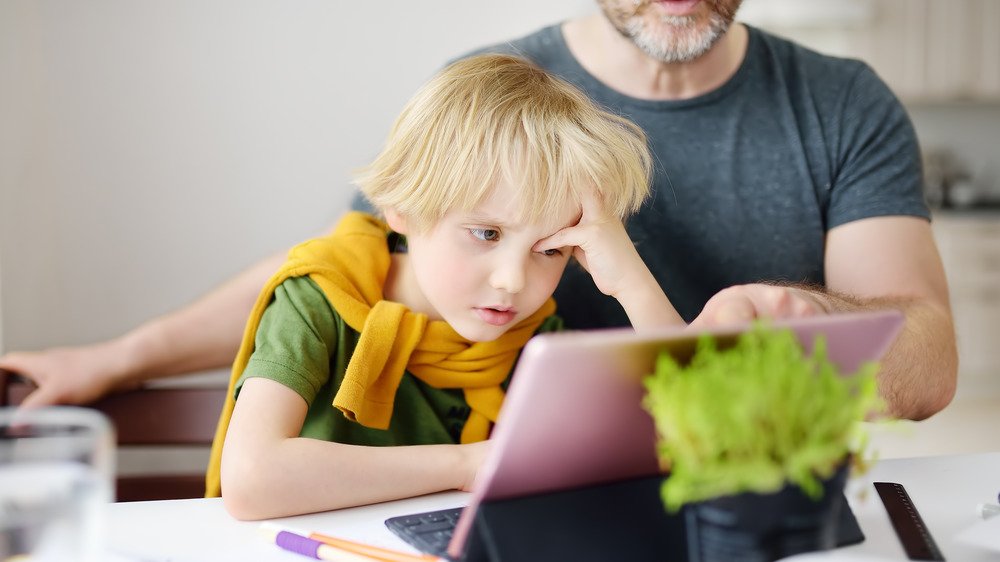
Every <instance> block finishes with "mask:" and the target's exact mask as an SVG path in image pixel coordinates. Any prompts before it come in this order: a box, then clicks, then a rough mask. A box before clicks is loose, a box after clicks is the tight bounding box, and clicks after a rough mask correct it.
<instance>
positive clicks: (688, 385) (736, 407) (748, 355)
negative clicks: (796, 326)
mask: <svg viewBox="0 0 1000 562" xmlns="http://www.w3.org/2000/svg"><path fill="white" fill-rule="evenodd" d="M877 370H878V366H877V364H875V363H871V362H870V363H866V364H864V365H862V366H861V367H860V368H859V370H858V371H857V372H856V373H853V374H849V375H846V376H845V374H843V373H839V372H838V370H837V367H836V366H835V365H834V364H832V363H831V362H830V361H829V359H828V358H827V353H826V343H825V340H824V339H823V338H822V337H819V338H817V340H816V342H815V344H814V346H813V353H812V354H811V355H806V354H805V353H804V352H803V349H802V347H801V346H800V345H799V342H798V340H797V339H796V337H795V335H794V333H792V331H791V330H775V329H770V328H768V327H767V326H766V325H764V324H760V323H758V324H756V325H755V326H754V327H753V328H752V329H751V330H748V331H747V332H745V333H743V334H741V335H740V336H739V337H738V338H737V340H736V343H735V344H734V345H732V346H731V347H727V348H725V349H720V348H719V346H718V345H717V343H716V341H715V340H714V338H712V337H711V336H708V335H703V336H701V337H700V339H699V341H698V345H697V349H696V351H695V354H694V356H693V357H692V359H691V361H690V362H689V363H687V364H684V365H682V364H679V363H678V362H677V361H675V360H674V358H673V357H671V356H670V355H669V354H668V353H666V352H664V353H662V354H661V355H660V356H659V358H658V361H657V363H656V368H655V372H654V373H652V374H651V375H649V376H648V377H646V379H645V380H644V383H645V387H646V397H645V400H644V406H645V407H646V409H647V410H648V411H649V412H650V414H652V416H653V419H654V421H655V424H656V429H657V433H658V435H659V438H658V442H657V453H658V455H659V458H660V459H661V462H662V463H663V464H664V465H665V466H667V467H668V468H669V470H670V475H669V477H668V478H666V479H665V480H664V483H663V487H662V497H663V502H664V504H665V505H666V507H667V508H668V509H669V510H670V511H676V510H678V509H680V507H681V506H682V505H684V504H685V503H688V502H696V501H701V500H706V499H710V498H715V497H719V496H726V495H732V494H738V493H742V492H757V493H771V492H776V491H778V490H779V489H781V488H782V487H783V486H785V485H786V484H788V483H792V484H795V485H797V486H799V487H800V488H801V489H802V490H803V491H804V492H805V493H806V494H807V495H809V496H810V497H812V498H814V499H818V498H819V496H821V495H822V490H823V488H822V480H823V479H825V478H828V477H830V476H831V475H832V474H833V473H834V472H835V471H836V470H837V468H838V467H840V466H841V465H842V464H843V463H845V462H846V461H847V460H848V459H849V458H851V457H852V453H860V452H861V449H863V448H864V439H863V438H862V437H861V436H860V434H859V432H860V431H861V429H860V424H859V423H858V422H860V421H862V420H864V419H865V417H866V416H867V415H868V414H869V413H870V412H872V411H874V410H875V409H877V408H879V407H881V403H880V401H879V399H878V398H877V392H876V382H875V373H876V371H877ZM853 458H855V459H857V458H859V456H858V455H854V457H853Z"/></svg>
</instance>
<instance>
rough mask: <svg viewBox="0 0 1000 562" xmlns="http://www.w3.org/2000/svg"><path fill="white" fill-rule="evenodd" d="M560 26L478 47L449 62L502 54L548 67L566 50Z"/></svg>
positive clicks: (554, 25)
mask: <svg viewBox="0 0 1000 562" xmlns="http://www.w3.org/2000/svg"><path fill="white" fill-rule="evenodd" d="M561 26H562V23H556V24H552V25H549V26H546V27H543V28H541V29H539V30H536V31H533V32H531V33H529V34H528V35H524V36H522V37H518V38H517V39H512V40H510V41H503V42H500V43H494V44H492V45H487V46H485V47H480V48H478V49H475V50H472V51H469V52H467V53H464V54H462V55H460V56H458V57H455V59H453V60H451V61H449V62H454V61H456V60H461V59H464V58H467V57H471V56H475V55H483V54H503V55H515V56H519V57H524V58H526V59H528V60H530V61H532V62H534V63H535V64H537V65H539V66H541V67H543V68H548V67H550V66H551V65H552V64H553V62H556V61H557V60H558V59H560V58H561V57H562V55H563V52H564V51H565V50H566V48H565V42H564V40H563V37H562V31H561Z"/></svg>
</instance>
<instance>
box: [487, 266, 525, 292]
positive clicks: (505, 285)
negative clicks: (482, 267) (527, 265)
mask: <svg viewBox="0 0 1000 562" xmlns="http://www.w3.org/2000/svg"><path fill="white" fill-rule="evenodd" d="M524 278H525V272H524V264H523V263H511V262H508V263H502V264H500V265H498V266H497V267H495V268H494V269H493V273H492V274H491V275H490V286H492V287H493V288H494V289H497V290H500V291H505V292H507V293H520V292H521V289H523V288H524Z"/></svg>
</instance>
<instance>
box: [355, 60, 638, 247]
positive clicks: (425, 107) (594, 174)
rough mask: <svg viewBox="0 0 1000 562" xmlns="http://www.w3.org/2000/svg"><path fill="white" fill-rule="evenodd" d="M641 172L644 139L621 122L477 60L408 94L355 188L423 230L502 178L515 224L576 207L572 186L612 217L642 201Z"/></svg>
mask: <svg viewBox="0 0 1000 562" xmlns="http://www.w3.org/2000/svg"><path fill="white" fill-rule="evenodd" d="M650 168H651V158H650V155H649V150H648V148H647V146H646V136H645V134H644V133H643V131H642V129H640V128H639V127H638V126H636V125H635V124H634V123H632V122H631V121H629V120H627V119H625V118H623V117H621V116H618V115H614V114H612V113H609V112H607V111H604V110H602V109H600V108H598V107H597V106H596V105H595V104H594V103H593V102H592V101H590V99H589V98H587V96H586V95H584V94H583V93H582V92H580V91H579V90H578V89H576V88H575V87H573V86H572V85H570V84H569V83H567V82H565V81H563V80H561V79H559V78H556V77H554V76H551V75H549V74H548V73H546V72H545V71H543V70H542V69H540V68H538V67H537V66H535V65H533V64H531V63H529V62H528V61H526V60H524V59H521V58H518V57H514V56H508V55H479V56H474V57H470V58H466V59H463V60H460V61H457V62H455V63H453V64H451V65H449V66H448V67H447V68H445V69H444V70H442V71H441V72H440V73H439V74H438V75H437V76H435V77H434V78H433V79H432V80H431V81H430V82H428V83H427V84H426V85H425V86H424V87H423V88H421V89H420V90H419V91H418V92H417V94H416V95H415V96H414V97H413V98H412V99H411V100H410V101H409V103H408V104H407V105H406V107H405V108H404V109H403V112H402V113H401V114H400V116H399V118H397V119H396V123H395V124H394V125H393V128H392V131H391V132H390V133H389V137H388V139H387V140H386V143H385V147H384V148H383V150H382V152H381V153H380V154H379V155H378V156H377V157H376V158H375V160H374V161H373V162H372V163H371V164H369V165H368V166H367V167H365V168H363V169H362V170H360V171H359V172H358V174H357V175H356V176H355V183H356V184H357V185H358V186H359V187H360V188H361V191H362V192H363V193H364V194H365V196H366V197H367V198H368V200H369V201H370V202H371V203H372V204H373V205H374V206H375V207H377V208H379V209H393V210H394V211H396V212H397V213H400V214H401V215H404V216H406V217H407V218H408V219H409V220H410V221H412V222H413V223H415V224H414V225H415V226H417V227H418V228H427V227H430V226H432V225H434V224H436V223H437V222H438V221H439V220H440V219H441V218H442V217H443V216H444V215H445V214H447V213H448V212H450V211H452V210H465V211H467V210H471V209H472V208H474V207H475V206H476V205H478V204H479V203H480V202H481V201H483V200H484V199H485V198H486V197H487V196H489V194H490V192H491V190H492V189H493V188H494V186H496V185H497V184H498V182H500V181H501V180H503V181H505V182H506V183H507V185H509V186H510V187H511V188H513V189H514V190H516V193H512V194H511V201H512V204H516V205H517V207H518V215H519V217H520V219H521V220H524V221H526V222H531V223H537V222H539V221H540V220H543V219H545V218H546V217H551V216H556V215H557V214H558V211H560V210H561V209H564V208H565V205H566V204H567V202H577V203H578V202H579V201H580V200H581V190H583V189H594V190H595V191H596V193H597V195H598V197H599V199H600V200H601V201H602V203H603V204H604V207H605V210H606V211H607V212H609V213H612V214H614V215H615V216H617V217H619V218H624V217H626V216H627V215H629V214H631V213H634V212H635V211H637V210H638V209H639V207H640V206H641V205H642V202H643V200H644V199H645V198H646V196H647V195H648V194H649V176H650Z"/></svg>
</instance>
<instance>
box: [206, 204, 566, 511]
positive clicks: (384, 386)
mask: <svg viewBox="0 0 1000 562" xmlns="http://www.w3.org/2000/svg"><path fill="white" fill-rule="evenodd" d="M388 232H389V230H388V227H387V226H386V225H385V224H384V223H382V222H380V221H378V220H377V219H375V218H374V217H372V216H371V215H368V214H365V213H359V212H351V213H348V214H347V215H346V216H345V217H344V218H343V220H342V221H341V222H340V224H338V225H337V227H336V229H335V230H334V232H333V233H332V234H330V235H328V236H325V237H323V238H317V239H314V240H311V241H308V242H305V243H304V244H300V245H298V246H296V247H295V248H292V250H291V251H290V252H289V258H288V261H287V262H285V264H284V265H283V266H282V267H281V269H279V270H278V272H277V273H276V274H275V275H274V276H273V277H271V279H270V280H269V281H268V282H267V284H266V285H265V287H264V289H263V291H261V293H260V296H259V297H258V298H257V302H256V304H255V305H254V308H253V310H252V311H251V313H250V319H249V321H248V322H247V325H246V329H245V331H244V333H243V342H242V344H241V345H240V350H239V353H238V354H237V356H236V360H235V361H234V363H233V370H232V375H231V376H230V380H229V391H228V393H227V395H226V403H225V405H224V406H223V408H222V414H221V415H220V417H219V425H218V427H217V428H216V431H215V440H214V442H213V443H212V453H211V457H210V458H209V464H208V472H207V474H206V477H205V480H206V492H205V495H206V497H212V496H218V495H220V493H221V483H220V480H219V477H220V474H219V469H220V465H221V461H222V446H223V442H224V440H225V437H226V430H227V429H228V427H229V420H230V418H231V417H232V413H233V407H234V406H235V400H234V399H233V391H234V390H235V385H236V381H237V380H239V378H240V376H241V375H242V374H243V371H244V369H246V366H247V363H248V361H249V360H250V356H251V354H252V353H253V350H254V339H255V337H256V333H257V328H258V327H259V325H260V319H261V316H262V315H263V314H264V309H265V308H267V306H268V304H270V302H271V298H272V295H273V293H274V290H275V289H276V288H277V287H278V285H280V284H281V283H282V282H283V281H285V280H286V279H288V278H290V277H300V276H304V275H308V276H309V277H310V278H311V279H312V280H313V281H315V282H316V284H317V285H319V287H320V288H321V289H322V290H323V293H324V294H325V295H326V299H327V301H329V303H330V306H331V307H332V308H333V309H334V310H336V311H337V312H338V313H339V314H340V315H341V317H342V318H343V319H344V322H346V323H347V325H348V326H350V327H351V328H353V329H355V330H357V331H358V332H359V333H360V337H359V339H358V344H357V347H356V348H355V350H354V353H353V354H352V356H351V359H350V361H349V363H348V365H347V371H346V373H345V374H344V380H343V383H342V384H341V387H340V389H339V390H338V391H337V394H336V396H334V399H333V406H334V407H336V408H338V409H340V410H341V411H342V412H343V413H344V415H345V416H346V417H347V418H348V419H350V420H352V421H357V422H358V423H360V424H362V425H364V426H367V427H373V428H377V429H387V428H388V427H389V420H390V418H391V417H392V405H393V401H394V399H395V396H396V389H397V388H398V387H399V383H400V381H401V380H402V377H403V371H404V370H407V369H408V370H409V371H410V372H411V373H413V375H414V376H416V377H417V378H419V379H420V380H422V381H424V382H426V383H427V384H429V385H431V386H433V387H435V388H461V389H463V390H464V393H465V400H466V402H468V404H469V407H470V409H471V410H472V412H471V413H470V414H469V419H468V421H466V423H465V426H464V427H463V428H462V435H461V442H462V443H472V442H475V441H482V440H484V439H486V438H487V437H488V436H489V429H490V422H496V419H497V414H498V413H499V411H500V405H501V404H502V403H503V398H504V393H503V390H502V389H501V388H500V384H501V383H502V382H503V381H504V380H505V379H506V378H507V375H508V374H509V373H510V371H511V368H512V367H513V365H514V361H515V360H516V359H517V354H518V352H520V350H521V348H522V347H524V345H525V344H526V343H527V342H528V340H529V339H530V338H531V336H532V335H534V333H535V330H537V329H538V326H539V325H541V323H542V321H543V320H545V318H547V317H548V316H551V315H552V314H553V313H554V312H555V302H554V301H553V300H552V299H549V300H548V301H547V302H546V303H545V304H544V305H543V306H542V307H541V308H540V309H539V310H538V311H536V312H535V313H534V314H532V315H531V316H530V317H528V318H526V319H524V320H522V321H521V322H519V323H518V324H517V325H515V326H514V327H513V328H511V329H510V330H509V331H507V332H506V333H504V334H503V335H502V336H500V337H499V338H497V339H496V340H494V341H490V342H470V341H468V340H466V339H465V338H463V337H462V336H460V335H459V334H458V333H457V332H455V330H454V329H452V327H451V326H450V325H449V324H448V323H447V322H444V321H440V320H428V319H427V315H425V314H419V313H414V312H410V311H409V310H408V309H407V308H406V307H405V306H403V305H402V304H399V303H395V302H389V301H385V300H382V289H383V287H384V285H385V280H386V276H387V275H388V272H389V265H390V263H391V257H390V254H389V248H388V246H387V244H386V236H387V234H388Z"/></svg>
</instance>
